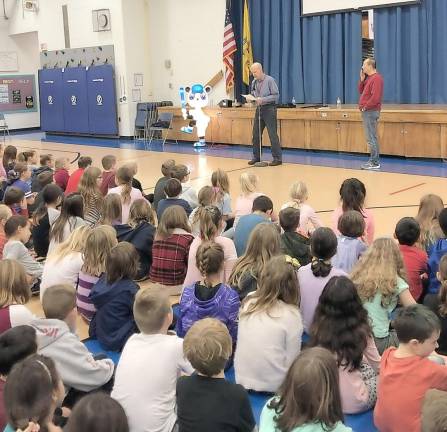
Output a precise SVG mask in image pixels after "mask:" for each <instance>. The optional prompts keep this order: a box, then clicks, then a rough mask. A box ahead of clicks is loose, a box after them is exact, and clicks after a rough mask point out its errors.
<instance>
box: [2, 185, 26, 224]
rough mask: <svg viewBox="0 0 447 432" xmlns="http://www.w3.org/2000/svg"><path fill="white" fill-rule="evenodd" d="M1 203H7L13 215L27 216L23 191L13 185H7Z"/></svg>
mask: <svg viewBox="0 0 447 432" xmlns="http://www.w3.org/2000/svg"><path fill="white" fill-rule="evenodd" d="M3 204H5V205H7V206H8V207H9V208H10V209H11V211H12V214H13V215H21V216H24V217H28V216H29V212H28V203H27V200H26V197H25V193H24V192H23V191H22V190H21V189H19V188H16V187H14V186H9V187H8V188H7V189H6V191H5V195H4V196H3Z"/></svg>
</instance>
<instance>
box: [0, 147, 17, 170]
mask: <svg viewBox="0 0 447 432" xmlns="http://www.w3.org/2000/svg"><path fill="white" fill-rule="evenodd" d="M16 159H17V147H15V146H13V145H7V146H6V147H5V149H4V150H3V161H2V162H3V168H4V169H5V173H6V174H8V172H9V171H10V170H12V169H13V168H14V164H15V163H16Z"/></svg>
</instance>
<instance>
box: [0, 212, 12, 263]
mask: <svg viewBox="0 0 447 432" xmlns="http://www.w3.org/2000/svg"><path fill="white" fill-rule="evenodd" d="M11 216H12V211H11V209H10V208H9V207H8V206H7V205H5V204H0V260H1V259H3V248H4V247H5V244H6V235H5V223H6V221H7V220H8V219H9V218H10V217H11Z"/></svg>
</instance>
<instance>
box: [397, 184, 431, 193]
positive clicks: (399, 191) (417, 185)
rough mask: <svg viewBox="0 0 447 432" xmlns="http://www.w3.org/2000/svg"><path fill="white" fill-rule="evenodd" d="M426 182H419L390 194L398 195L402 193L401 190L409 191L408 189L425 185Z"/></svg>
mask: <svg viewBox="0 0 447 432" xmlns="http://www.w3.org/2000/svg"><path fill="white" fill-rule="evenodd" d="M425 184H426V183H418V184H416V185H413V186H409V187H406V188H404V189H399V190H397V191H394V192H390V193H389V195H396V194H398V193H401V192H406V191H408V190H411V189H415V188H417V187H420V186H424V185H425Z"/></svg>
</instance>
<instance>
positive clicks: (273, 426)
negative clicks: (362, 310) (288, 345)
mask: <svg viewBox="0 0 447 432" xmlns="http://www.w3.org/2000/svg"><path fill="white" fill-rule="evenodd" d="M402 430H403V429H402ZM259 431H260V432H279V431H290V432H327V431H331V432H352V429H351V428H349V427H346V426H345V425H344V424H343V411H342V408H341V401H340V389H339V383H338V370H337V364H336V361H335V357H334V356H333V354H332V353H331V352H330V351H328V350H326V349H324V348H320V347H313V348H308V349H305V350H304V351H303V352H302V353H301V354H300V355H299V356H298V357H297V359H296V360H295V361H294V362H293V363H292V366H290V369H289V371H288V372H287V375H286V377H285V379H284V381H283V383H282V385H281V387H280V388H279V390H278V392H277V395H276V396H275V397H274V398H272V399H270V400H269V401H268V402H267V404H266V405H265V406H264V409H263V410H262V413H261V420H260V424H259ZM396 431H397V429H396V430H395V431H394V432H396Z"/></svg>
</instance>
